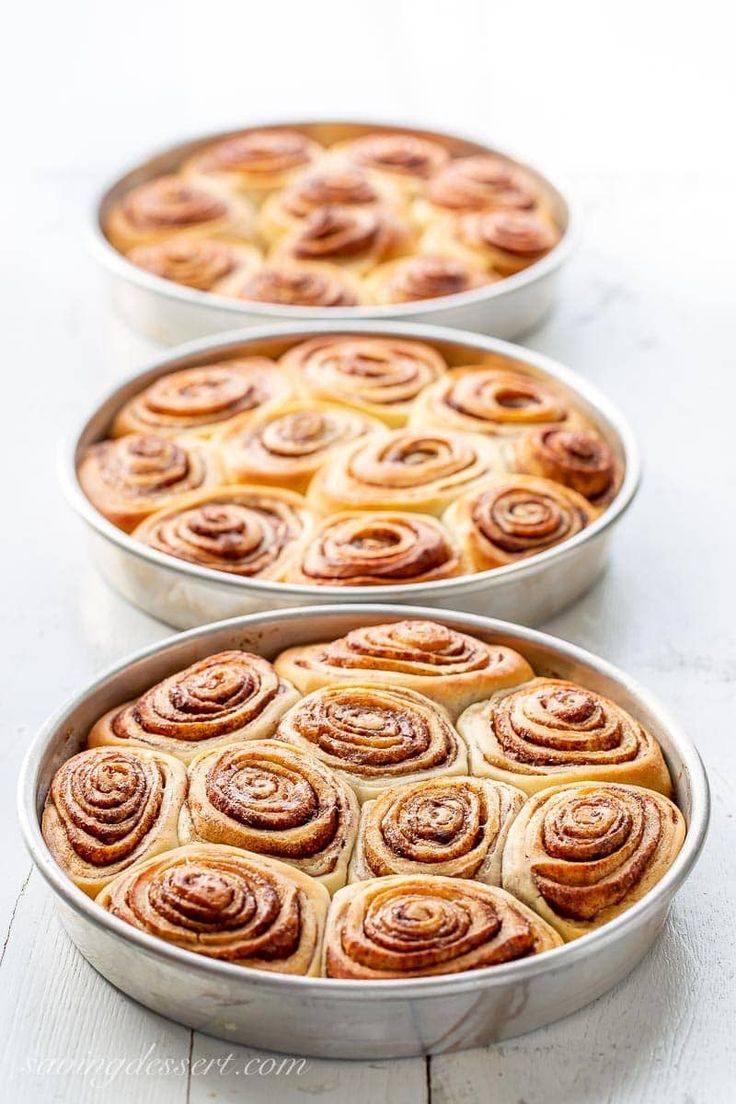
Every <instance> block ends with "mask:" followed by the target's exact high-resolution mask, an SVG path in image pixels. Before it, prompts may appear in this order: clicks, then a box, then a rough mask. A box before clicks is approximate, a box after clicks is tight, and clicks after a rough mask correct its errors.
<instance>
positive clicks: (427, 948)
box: [323, 874, 562, 981]
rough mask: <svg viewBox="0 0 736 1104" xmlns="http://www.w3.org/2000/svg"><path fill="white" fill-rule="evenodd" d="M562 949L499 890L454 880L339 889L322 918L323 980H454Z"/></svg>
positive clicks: (405, 879) (397, 879)
mask: <svg viewBox="0 0 736 1104" xmlns="http://www.w3.org/2000/svg"><path fill="white" fill-rule="evenodd" d="M561 943H562V940H561V939H560V937H559V936H558V935H557V934H556V932H555V931H554V929H552V928H551V927H550V926H549V925H548V924H547V923H546V922H545V921H544V920H542V919H541V918H540V917H539V916H537V915H536V914H535V913H534V912H532V910H531V909H529V908H527V907H526V905H523V904H521V903H520V902H519V901H515V900H514V898H513V897H512V896H511V895H510V894H509V893H505V892H504V890H502V889H498V888H497V887H496V886H489V885H484V884H483V883H481V882H473V881H465V880H463V879H460V878H437V877H429V876H427V875H422V874H415V875H413V876H405V875H398V876H394V877H389V878H373V879H371V880H370V881H368V882H357V883H356V884H354V885H348V886H345V888H344V889H341V890H339V891H338V892H337V893H336V894H335V897H334V898H333V901H332V905H331V906H330V912H329V915H328V918H327V928H326V931H325V943H324V967H323V968H324V973H325V974H326V975H327V977H336V978H351V979H352V980H356V981H363V980H365V981H380V980H382V979H389V978H411V977H431V976H433V975H437V974H458V973H462V972H463V971H465V970H479V969H482V968H483V967H485V966H497V965H500V964H501V963H504V962H515V961H518V960H519V959H522V958H527V957H528V956H529V955H534V954H541V953H542V952H543V951H551V950H554V948H555V947H559V946H560V945H561Z"/></svg>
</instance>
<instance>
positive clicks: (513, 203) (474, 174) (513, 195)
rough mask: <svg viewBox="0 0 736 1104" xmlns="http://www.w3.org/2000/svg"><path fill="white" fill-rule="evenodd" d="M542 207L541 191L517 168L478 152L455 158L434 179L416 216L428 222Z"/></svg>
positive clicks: (495, 156) (418, 206)
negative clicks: (450, 217) (483, 212)
mask: <svg viewBox="0 0 736 1104" xmlns="http://www.w3.org/2000/svg"><path fill="white" fill-rule="evenodd" d="M543 206H546V204H544V197H543V196H542V194H541V191H540V188H539V187H538V186H537V184H536V183H535V182H534V180H533V179H532V177H531V176H530V175H529V174H528V173H526V172H524V170H523V169H521V168H519V166H518V165H514V164H512V163H511V162H510V161H506V160H505V159H504V158H502V157H498V156H497V155H496V154H493V153H476V154H471V156H469V157H456V158H454V159H453V160H452V161H449V162H448V163H447V164H446V165H444V166H443V168H442V169H440V171H439V172H438V173H436V174H435V176H433V177H432V179H431V180H430V181H429V183H428V184H427V189H426V192H425V194H424V196H423V197H422V198H421V199H419V200H417V206H416V215H417V218H418V219H419V220H420V221H422V222H426V221H429V219H431V218H436V217H438V216H442V215H464V214H468V213H470V212H471V211H488V210H499V209H503V210H514V211H535V210H537V211H538V210H539V209H540V208H542V207H543Z"/></svg>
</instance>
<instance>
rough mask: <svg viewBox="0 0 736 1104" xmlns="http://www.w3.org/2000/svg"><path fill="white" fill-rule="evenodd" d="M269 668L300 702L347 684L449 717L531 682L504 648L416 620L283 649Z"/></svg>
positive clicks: (514, 656)
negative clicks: (394, 693)
mask: <svg viewBox="0 0 736 1104" xmlns="http://www.w3.org/2000/svg"><path fill="white" fill-rule="evenodd" d="M274 666H275V668H276V670H277V671H278V672H279V674H280V675H281V676H282V677H283V678H285V679H288V680H289V681H290V682H293V683H294V685H295V686H296V687H297V688H298V689H299V690H301V692H302V693H303V694H308V693H310V692H311V691H313V690H318V689H319V688H321V687H323V686H340V685H343V684H344V683H346V682H360V683H366V684H370V685H375V686H396V685H397V684H400V685H401V686H404V687H406V688H407V689H410V690H415V691H418V692H420V693H422V694H424V695H426V697H428V698H431V699H432V700H433V701H436V702H439V704H440V705H443V706H445V708H446V709H447V710H448V711H449V713H450V715H451V716H452V717H457V716H458V715H459V714H460V713H462V711H463V709H465V708H466V706H468V705H470V703H471V702H475V701H481V700H482V699H483V698H487V697H488V696H489V695H490V694H492V693H493V692H494V691H495V690H499V689H500V688H501V687H503V686H515V685H517V684H518V683H520V682H526V681H527V680H528V679H530V678H533V677H534V673H533V671H532V669H531V667H530V666H529V664H528V663H527V662H526V660H525V659H523V658H522V657H521V656H520V655H519V653H518V652H515V651H513V650H512V649H511V648H506V647H504V646H502V645H500V644H486V643H485V641H483V640H476V639H475V638H474V637H472V636H467V635H466V634H465V633H461V632H456V631H455V629H451V628H449V626H447V625H440V624H439V623H438V622H436V621H420V620H412V621H394V622H390V623H388V624H384V625H370V626H365V627H364V628H360V629H353V631H352V632H349V633H348V634H347V636H343V637H340V638H339V639H338V640H333V641H332V642H331V643H329V644H309V645H300V646H297V647H295V648H287V650H286V651H285V652H282V653H281V655H280V656H278V657H277V659H276V660H275V661H274ZM461 773H462V772H461Z"/></svg>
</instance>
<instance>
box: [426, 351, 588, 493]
mask: <svg viewBox="0 0 736 1104" xmlns="http://www.w3.org/2000/svg"><path fill="white" fill-rule="evenodd" d="M497 361H498V366H496V365H491V364H489V365H484V364H477V365H467V366H465V367H462V368H452V369H450V371H449V372H448V373H447V375H445V376H442V378H441V379H438V380H437V381H436V382H435V383H433V384H430V386H429V387H426V388H425V389H424V390H423V391H422V393H421V394H420V395H418V396H417V400H416V402H415V403H414V407H413V409H412V413H411V418H410V419H409V425H410V426H416V427H417V429H422V428H425V427H427V426H444V427H446V428H447V429H462V430H465V431H466V432H469V433H488V434H490V435H491V436H492V437H501V436H517V435H518V434H519V433H520V432H522V431H523V430H524V429H526V428H528V427H530V426H532V427H533V426H565V427H567V426H578V425H581V424H582V417H581V415H579V414H578V413H577V411H575V410H573V408H572V407H571V406H570V403H569V402H568V401H567V399H566V398H565V397H564V396H563V395H562V393H561V392H558V391H556V390H555V388H554V387H552V386H551V385H550V384H548V383H541V382H540V381H538V380H535V379H533V378H532V377H531V376H528V375H526V374H525V373H524V372H521V371H515V370H514V368H513V367H511V366H509V362H508V359H507V358H506V357H498V358H497ZM539 474H541V473H539Z"/></svg>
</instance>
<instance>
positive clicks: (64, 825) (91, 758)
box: [41, 747, 187, 897]
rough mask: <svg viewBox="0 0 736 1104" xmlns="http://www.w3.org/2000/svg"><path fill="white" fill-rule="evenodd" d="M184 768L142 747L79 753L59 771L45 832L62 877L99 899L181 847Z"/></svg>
mask: <svg viewBox="0 0 736 1104" xmlns="http://www.w3.org/2000/svg"><path fill="white" fill-rule="evenodd" d="M186 792H187V776H186V771H185V769H184V767H183V766H182V764H181V763H180V762H179V761H178V760H177V759H174V758H173V757H172V756H170V755H164V754H162V753H161V752H158V751H147V750H145V749H143V748H134V747H131V748H110V747H99V748H92V749H90V750H88V751H80V752H79V754H78V755H73V756H72V757H71V759H67V761H66V762H65V763H62V765H61V766H60V767H59V769H58V770H57V772H56V774H55V775H54V777H53V780H52V782H51V788H50V790H49V793H48V797H47V798H46V804H45V805H44V810H43V818H42V823H41V830H42V832H43V838H44V839H45V840H46V843H47V845H48V848H49V851H50V852H51V854H52V856H53V857H54V859H55V860H56V862H57V863H58V864H59V866H60V867H61V869H62V870H63V871H64V873H65V874H66V875H67V876H68V877H69V878H71V880H72V881H73V882H74V884H75V885H76V886H79V888H80V889H81V890H83V891H84V892H85V893H86V894H87V895H88V896H90V897H96V896H97V894H98V893H99V892H100V890H101V889H102V888H103V887H104V886H106V885H107V884H108V883H109V882H111V881H112V880H113V878H116V877H117V876H118V874H121V873H122V872H123V871H124V870H127V869H128V868H129V867H130V866H133V864H134V863H139V862H141V861H142V860H143V859H147V858H150V857H151V856H152V855H157V854H159V852H161V851H168V850H169V848H171V847H176V846H177V843H178V838H177V823H178V819H179V811H180V809H181V806H182V802H183V801H184V798H185V796H186Z"/></svg>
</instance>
